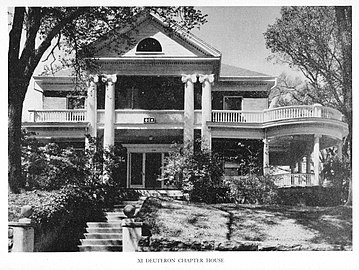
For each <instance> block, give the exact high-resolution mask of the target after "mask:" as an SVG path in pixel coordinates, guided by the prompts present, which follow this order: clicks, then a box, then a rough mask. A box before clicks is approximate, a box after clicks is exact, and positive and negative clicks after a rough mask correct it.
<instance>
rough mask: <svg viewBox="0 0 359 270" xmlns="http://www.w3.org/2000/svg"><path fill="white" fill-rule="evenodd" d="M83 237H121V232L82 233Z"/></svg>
mask: <svg viewBox="0 0 359 270" xmlns="http://www.w3.org/2000/svg"><path fill="white" fill-rule="evenodd" d="M84 236H85V239H122V232H121V233H84Z"/></svg>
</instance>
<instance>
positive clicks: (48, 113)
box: [29, 105, 343, 124]
mask: <svg viewBox="0 0 359 270" xmlns="http://www.w3.org/2000/svg"><path fill="white" fill-rule="evenodd" d="M29 113H30V121H31V122H86V121H87V112H86V110H85V109H80V110H29ZM97 113H98V122H99V123H102V122H104V117H105V111H104V110H98V111H97ZM183 116H184V112H183V110H116V111H115V119H116V123H143V121H144V118H154V120H155V121H156V122H157V123H181V122H183V120H184V117H183ZM318 117H319V118H326V119H333V120H338V121H342V120H343V119H342V114H341V113H340V112H339V111H337V110H335V109H332V108H328V107H323V106H316V105H313V106H287V107H279V108H274V109H267V110H263V111H231V110H213V111H212V122H215V123H265V122H271V121H279V120H285V119H301V118H318ZM200 118H201V111H200V110H196V111H195V122H196V123H197V124H198V123H199V122H200Z"/></svg>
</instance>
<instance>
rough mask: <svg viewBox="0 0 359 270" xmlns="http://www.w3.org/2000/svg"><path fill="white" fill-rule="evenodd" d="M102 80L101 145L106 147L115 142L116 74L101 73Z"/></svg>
mask: <svg viewBox="0 0 359 270" xmlns="http://www.w3.org/2000/svg"><path fill="white" fill-rule="evenodd" d="M102 81H103V82H104V83H105V84H106V97H105V130H104V136H103V147H104V148H107V147H109V146H111V145H114V144H115V126H114V123H115V83H116V81H117V76H116V74H114V75H103V77H102Z"/></svg>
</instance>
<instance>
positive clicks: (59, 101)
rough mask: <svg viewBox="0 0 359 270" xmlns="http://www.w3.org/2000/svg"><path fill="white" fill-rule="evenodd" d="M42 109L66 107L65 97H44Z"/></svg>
mask: <svg viewBox="0 0 359 270" xmlns="http://www.w3.org/2000/svg"><path fill="white" fill-rule="evenodd" d="M44 109H45V110H48V109H50V110H51V109H53V110H56V109H67V108H66V98H64V97H44Z"/></svg>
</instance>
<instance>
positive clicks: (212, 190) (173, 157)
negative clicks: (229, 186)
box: [162, 141, 226, 203]
mask: <svg viewBox="0 0 359 270" xmlns="http://www.w3.org/2000/svg"><path fill="white" fill-rule="evenodd" d="M195 143H196V144H197V145H199V144H200V141H196V142H195ZM192 145H193V144H192V143H191V142H190V143H186V144H185V145H174V146H173V147H174V151H172V152H170V153H169V156H168V157H167V159H166V161H165V164H166V165H165V166H164V169H163V175H162V179H163V181H165V183H166V184H169V185H175V186H176V187H177V188H179V189H182V190H183V191H185V192H186V193H188V194H189V196H190V200H191V201H202V202H207V203H214V202H215V201H216V199H219V200H224V198H223V197H225V196H224V195H223V193H224V194H225V193H226V191H225V190H224V191H223V189H225V188H224V187H223V185H222V184H223V183H222V177H223V168H222V161H221V159H220V157H219V156H217V155H216V154H214V153H211V152H210V151H209V150H208V149H206V148H204V149H200V147H198V146H197V147H194V149H195V150H193V147H192ZM220 193H221V194H222V195H220ZM217 194H218V196H217Z"/></svg>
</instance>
